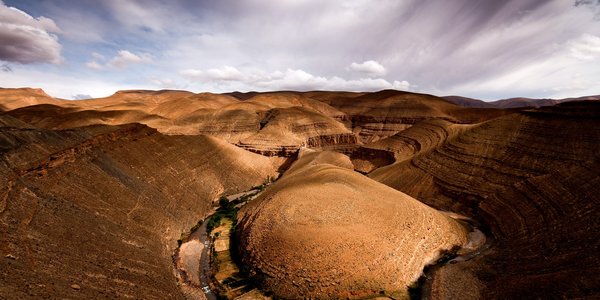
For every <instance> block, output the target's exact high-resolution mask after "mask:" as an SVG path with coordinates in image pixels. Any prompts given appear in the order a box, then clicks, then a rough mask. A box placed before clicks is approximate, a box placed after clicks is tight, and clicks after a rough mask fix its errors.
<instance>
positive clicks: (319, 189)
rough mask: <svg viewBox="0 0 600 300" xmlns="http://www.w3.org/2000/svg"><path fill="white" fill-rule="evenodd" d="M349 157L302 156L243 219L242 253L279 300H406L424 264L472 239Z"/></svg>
mask: <svg viewBox="0 0 600 300" xmlns="http://www.w3.org/2000/svg"><path fill="white" fill-rule="evenodd" d="M351 166H352V164H351V163H350V160H349V159H348V157H346V156H344V155H342V154H338V153H332V152H312V153H307V154H306V153H301V158H300V159H299V161H297V162H296V163H295V164H294V165H293V166H292V167H291V168H290V170H289V171H288V172H287V173H286V174H285V175H284V176H283V177H282V178H281V179H280V180H279V181H277V182H276V183H275V184H273V185H272V186H271V187H269V189H267V190H266V191H265V192H264V193H263V194H261V196H260V197H259V198H258V199H256V200H255V201H253V202H252V203H251V204H249V205H247V206H245V207H244V208H243V209H242V211H241V212H240V216H239V220H240V221H239V223H238V230H237V234H238V238H239V251H240V254H241V260H242V263H243V264H244V265H247V266H249V267H250V273H251V274H252V275H255V278H256V279H257V280H258V282H259V284H260V285H261V287H262V288H263V289H264V290H266V291H270V292H273V293H274V295H275V296H277V297H282V298H307V297H310V298H320V299H322V298H342V297H344V298H345V297H351V298H355V297H356V298H358V297H366V296H370V295H373V294H380V293H382V292H383V293H384V294H388V295H390V294H396V293H400V294H405V293H406V291H407V286H409V285H410V284H411V283H413V282H414V281H416V280H417V279H418V277H419V276H420V274H421V272H422V271H423V267H424V266H425V265H427V264H428V263H431V262H432V261H434V260H436V259H437V258H438V257H439V256H440V254H441V253H442V252H443V251H445V250H449V249H451V248H453V247H456V246H461V245H463V244H464V243H465V242H466V241H467V238H466V231H465V229H464V228H463V227H462V226H461V225H460V224H458V223H456V222H455V221H454V220H452V219H450V218H448V217H446V216H444V215H442V214H441V213H439V212H438V211H436V210H434V209H432V208H430V207H428V206H426V205H424V204H422V203H421V202H419V201H417V200H415V199H413V198H411V197H410V196H408V195H406V194H403V193H401V192H398V191H396V190H394V189H392V188H389V187H387V186H385V185H382V184H380V183H378V182H375V181H373V180H371V179H369V178H367V177H364V176H362V175H360V174H358V173H356V172H353V171H352V170H351V169H350V168H351Z"/></svg>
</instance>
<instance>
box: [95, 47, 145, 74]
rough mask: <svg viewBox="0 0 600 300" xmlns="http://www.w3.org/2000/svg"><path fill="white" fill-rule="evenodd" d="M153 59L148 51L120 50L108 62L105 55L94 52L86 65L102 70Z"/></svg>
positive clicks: (120, 67) (121, 67) (119, 67)
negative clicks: (139, 52)
mask: <svg viewBox="0 0 600 300" xmlns="http://www.w3.org/2000/svg"><path fill="white" fill-rule="evenodd" d="M151 61H152V59H151V56H150V54H148V53H141V54H135V53H132V52H130V51H128V50H119V51H118V52H117V55H115V56H114V57H113V58H112V59H110V60H109V61H108V62H106V58H105V57H104V55H102V54H99V53H97V52H93V53H92V60H90V61H88V62H86V63H85V66H86V67H88V68H90V69H94V70H102V69H105V68H106V67H112V68H116V69H123V68H125V67H127V66H128V65H131V64H139V63H149V62H151Z"/></svg>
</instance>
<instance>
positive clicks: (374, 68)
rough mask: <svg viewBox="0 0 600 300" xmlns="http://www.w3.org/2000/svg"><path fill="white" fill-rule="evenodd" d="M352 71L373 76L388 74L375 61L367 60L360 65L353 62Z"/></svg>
mask: <svg viewBox="0 0 600 300" xmlns="http://www.w3.org/2000/svg"><path fill="white" fill-rule="evenodd" d="M350 69H351V70H353V71H357V72H360V73H364V74H368V75H373V76H383V75H385V73H386V69H385V68H384V67H383V66H382V65H381V64H380V63H378V62H376V61H374V60H367V61H365V62H363V63H360V64H358V63H355V62H353V63H352V64H351V65H350Z"/></svg>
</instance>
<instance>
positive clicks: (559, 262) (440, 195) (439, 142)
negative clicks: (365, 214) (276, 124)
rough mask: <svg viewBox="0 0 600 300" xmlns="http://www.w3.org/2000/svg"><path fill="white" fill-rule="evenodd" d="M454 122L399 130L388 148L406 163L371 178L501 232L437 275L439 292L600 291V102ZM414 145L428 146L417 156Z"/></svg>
mask: <svg viewBox="0 0 600 300" xmlns="http://www.w3.org/2000/svg"><path fill="white" fill-rule="evenodd" d="M456 126H457V125H449V124H445V125H444V124H440V125H438V126H432V124H427V125H425V124H423V125H420V126H419V127H421V129H420V134H413V133H411V134H410V135H409V134H408V131H406V133H405V134H399V135H398V136H397V137H394V143H392V142H390V143H388V145H389V146H390V147H392V148H395V149H397V151H398V153H402V155H401V157H402V158H403V159H401V160H399V161H398V162H397V163H395V164H393V165H389V166H386V167H383V168H380V169H378V170H376V171H374V172H372V173H371V174H370V175H369V176H370V177H371V178H373V179H375V180H377V181H380V182H382V183H385V184H387V185H389V186H391V187H394V188H396V189H398V190H400V191H403V192H405V193H407V194H409V195H411V196H412V197H415V198H417V199H420V200H421V201H423V202H424V203H426V204H429V205H431V206H433V207H436V208H438V209H444V210H450V211H454V212H460V213H463V214H465V215H468V216H471V217H473V218H475V219H477V220H479V221H480V222H481V223H482V224H484V225H485V226H486V227H487V228H488V230H489V231H490V232H489V233H490V234H491V235H492V236H493V237H494V239H495V241H494V243H493V245H492V247H491V249H490V250H489V251H488V252H486V253H483V254H482V255H481V256H479V257H476V258H474V259H473V260H471V261H468V262H466V263H463V264H457V265H449V266H448V267H446V268H442V269H441V270H440V271H439V272H438V273H439V274H438V276H436V277H435V278H436V280H434V282H433V292H434V294H435V295H436V297H449V298H454V297H457V296H460V293H461V291H463V290H473V289H476V290H479V292H478V293H477V295H479V297H483V298H488V297H489V298H499V299H507V298H519V297H521V296H524V295H526V297H533V298H536V297H540V298H546V297H548V296H550V295H553V296H560V297H567V298H578V297H588V296H592V295H598V292H599V289H600V282H599V281H598V276H595V275H594V274H598V272H600V269H599V267H598V266H599V263H600V256H599V255H598V253H599V252H598V250H599V249H600V244H599V240H600V239H599V235H598V232H600V225H599V223H598V221H597V220H598V217H599V215H600V212H599V210H598V203H599V200H600V196H599V195H600V190H599V187H600V154H599V152H598V149H599V142H600V103H598V102H572V103H565V104H561V105H560V106H557V107H549V108H543V109H540V110H530V111H523V112H521V113H516V114H513V115H509V116H505V117H501V118H497V119H494V120H490V121H487V122H483V123H481V124H477V125H469V126H467V127H465V128H460V127H459V128H458V132H459V133H457V128H456ZM416 127H417V126H415V127H413V128H411V130H412V129H414V130H416V129H417V128H416ZM424 145H426V146H425V147H423V146H424ZM432 145H433V147H432ZM414 148H417V149H419V148H421V151H416V152H415V153H417V155H414V156H413V157H411V156H410V152H413V149H414ZM423 148H425V150H424V151H423ZM406 153H408V154H406ZM455 277H456V278H463V279H464V280H459V281H455V280H454V278H455ZM465 278H466V279H465ZM467 279H468V280H467ZM507 287H510V288H507Z"/></svg>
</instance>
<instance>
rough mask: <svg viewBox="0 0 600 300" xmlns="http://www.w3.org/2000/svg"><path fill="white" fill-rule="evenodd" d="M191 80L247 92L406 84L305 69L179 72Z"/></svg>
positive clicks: (367, 88)
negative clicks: (232, 87)
mask: <svg viewBox="0 0 600 300" xmlns="http://www.w3.org/2000/svg"><path fill="white" fill-rule="evenodd" d="M180 74H181V75H183V76H184V77H187V78H188V79H190V80H191V81H198V80H200V81H206V80H209V81H212V82H213V83H216V84H218V85H223V84H228V83H229V84H230V85H235V86H237V87H240V86H241V87H243V88H245V89H248V90H282V89H284V90H305V91H306V90H349V91H374V90H381V89H401V90H407V89H409V88H410V84H409V83H408V82H407V81H397V80H396V81H393V82H389V81H387V80H385V79H383V78H361V79H352V80H348V79H344V78H341V77H337V76H333V77H324V76H315V75H313V74H310V73H308V72H306V71H304V70H299V69H290V68H288V69H286V70H285V71H279V70H278V71H274V72H265V71H262V70H249V71H246V72H242V71H240V70H238V69H237V68H234V67H230V66H225V67H222V68H218V69H209V70H197V69H186V70H183V71H181V72H180Z"/></svg>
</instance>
